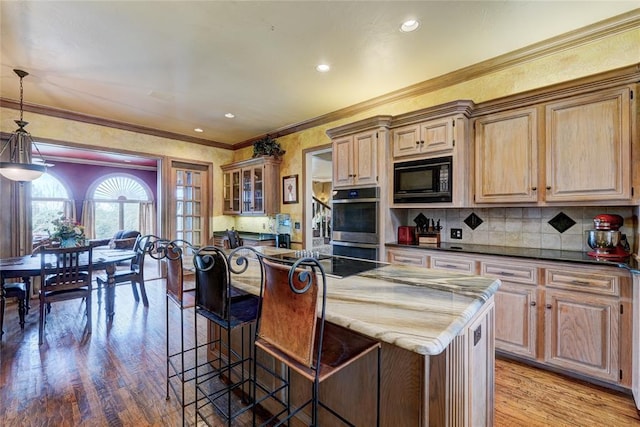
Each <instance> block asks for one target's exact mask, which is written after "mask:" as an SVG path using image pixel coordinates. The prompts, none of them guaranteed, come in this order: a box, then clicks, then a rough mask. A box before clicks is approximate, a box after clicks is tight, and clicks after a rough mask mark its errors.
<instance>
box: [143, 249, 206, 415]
mask: <svg viewBox="0 0 640 427" xmlns="http://www.w3.org/2000/svg"><path fill="white" fill-rule="evenodd" d="M183 247H184V248H185V249H187V250H189V251H195V248H193V246H192V245H191V244H190V243H189V242H185V241H183V240H173V241H170V242H163V243H161V244H160V245H159V246H158V248H157V252H158V255H157V256H156V255H154V256H153V257H154V258H158V259H163V260H164V262H165V265H166V272H167V277H166V307H165V308H166V323H165V325H166V372H167V384H166V399H167V400H169V397H170V396H169V390H170V389H173V391H174V393H175V394H176V396H178V397H179V398H180V405H181V408H182V409H181V410H182V424H183V425H186V422H185V408H186V407H187V406H190V405H192V404H194V402H195V400H194V399H195V397H194V396H195V388H194V389H193V396H191V398H190V399H189V400H186V399H185V396H186V393H185V384H186V383H190V382H191V381H193V380H194V378H195V373H194V370H195V367H194V366H193V360H194V357H192V354H193V351H194V350H195V347H194V346H193V343H185V333H184V329H185V317H184V313H185V310H189V309H192V308H194V307H195V298H196V295H195V294H196V288H195V285H194V286H188V285H185V280H184V266H183V256H184V254H183V249H182V248H183ZM170 303H171V304H174V305H175V306H176V307H177V308H178V309H179V311H180V321H179V326H178V329H179V350H178V351H173V350H172V348H173V347H172V345H171V344H172V343H171V340H172V338H171V329H172V328H171V324H170V322H171V320H172V318H171V316H170V315H169V312H170V305H169V304H170ZM187 354H189V356H187ZM173 379H177V380H178V381H179V383H180V390H177V389H176V387H175V385H174V383H173V382H172V380H173Z"/></svg>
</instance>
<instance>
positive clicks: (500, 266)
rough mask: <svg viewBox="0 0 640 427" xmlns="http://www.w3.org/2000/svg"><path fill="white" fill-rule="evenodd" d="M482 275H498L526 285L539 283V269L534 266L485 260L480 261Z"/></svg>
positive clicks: (500, 277)
mask: <svg viewBox="0 0 640 427" xmlns="http://www.w3.org/2000/svg"><path fill="white" fill-rule="evenodd" d="M480 275H481V276H490V277H497V278H499V279H504V280H508V281H510V282H517V283H522V284H525V285H534V286H535V285H537V284H538V269H537V268H536V267H534V266H526V265H519V264H518V265H516V264H505V263H501V262H494V261H491V262H485V261H483V262H481V263H480Z"/></svg>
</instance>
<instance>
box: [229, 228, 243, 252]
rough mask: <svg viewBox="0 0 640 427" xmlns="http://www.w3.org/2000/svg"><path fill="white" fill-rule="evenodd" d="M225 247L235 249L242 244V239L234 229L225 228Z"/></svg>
mask: <svg viewBox="0 0 640 427" xmlns="http://www.w3.org/2000/svg"><path fill="white" fill-rule="evenodd" d="M225 246H227V249H235V248H238V247H240V246H242V239H240V234H238V232H237V231H236V230H227V240H226V242H225Z"/></svg>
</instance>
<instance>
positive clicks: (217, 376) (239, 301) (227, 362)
mask: <svg viewBox="0 0 640 427" xmlns="http://www.w3.org/2000/svg"><path fill="white" fill-rule="evenodd" d="M252 252H254V251H253V249H251V248H243V247H239V248H237V249H235V250H233V251H231V253H230V254H229V255H228V258H227V255H226V254H225V252H223V250H222V249H220V248H217V247H215V246H207V247H203V248H201V249H199V250H198V252H196V254H195V255H194V265H195V267H196V318H195V325H196V327H195V339H196V348H201V347H203V348H205V349H207V352H206V354H205V355H204V357H203V359H204V360H203V361H204V363H202V364H201V363H200V361H199V359H198V358H199V357H200V355H199V352H198V351H196V366H198V367H200V366H201V365H202V366H206V368H207V369H198V371H197V374H196V375H197V377H196V393H197V394H196V401H197V402H198V403H197V410H196V420H195V421H196V425H198V421H199V419H202V420H204V421H205V422H207V420H208V419H211V418H212V415H213V414H214V413H215V414H216V415H217V416H222V418H223V419H224V420H226V423H227V425H228V426H231V425H232V422H233V420H234V419H236V418H237V417H238V416H239V415H241V414H243V413H244V412H246V411H247V410H249V409H251V406H250V405H249V404H248V403H249V400H248V399H247V398H246V396H247V395H249V394H250V393H251V391H252V389H251V386H250V376H249V374H248V373H249V372H250V371H251V360H252V354H253V336H252V334H251V328H250V327H249V328H246V327H247V326H250V325H251V324H252V323H254V322H255V321H256V318H257V315H258V304H259V297H258V296H256V295H251V294H248V293H245V292H242V291H240V290H238V289H237V288H234V287H233V286H232V274H231V273H234V274H242V273H243V272H245V271H246V270H247V268H248V267H249V259H248V258H247V256H248V254H249V256H251V258H253V259H255V260H257V261H258V262H260V259H259V258H258V257H257V256H255V255H250V254H251V253H252ZM232 263H233V264H232ZM234 267H237V268H234ZM259 271H260V282H262V279H261V277H262V268H261V267H260V268H259ZM200 316H202V317H204V318H205V319H207V320H209V321H210V322H212V323H213V324H212V325H211V326H213V328H212V327H211V326H209V327H208V328H207V332H208V334H210V335H208V336H207V340H206V343H205V344H200V343H199V342H198V340H199V339H200V338H199V336H198V335H199V334H198V319H199V317H200ZM206 323H207V324H209V322H206ZM247 329H248V330H247ZM235 330H238V333H237V334H235V335H232V332H233V331H235ZM234 392H236V394H239V395H240V396H241V401H242V403H243V405H240V404H238V403H237V402H234V401H233V396H232V393H234Z"/></svg>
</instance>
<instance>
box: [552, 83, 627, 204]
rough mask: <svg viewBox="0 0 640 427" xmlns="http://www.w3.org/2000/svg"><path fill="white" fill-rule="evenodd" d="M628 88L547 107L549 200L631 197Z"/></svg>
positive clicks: (620, 198)
mask: <svg viewBox="0 0 640 427" xmlns="http://www.w3.org/2000/svg"><path fill="white" fill-rule="evenodd" d="M630 94H631V90H630V89H629V88H628V87H624V88H621V89H612V90H606V91H600V92H596V93H593V94H589V95H584V96H578V97H573V98H570V99H567V100H562V101H559V102H555V103H551V104H547V105H546V163H547V165H546V171H547V173H546V195H545V199H546V200H547V201H550V202H560V201H586V200H594V201H595V200H606V199H609V200H611V199H613V200H622V199H629V198H630V197H631V171H630V170H631V126H630V114H631V108H630V101H631V99H630Z"/></svg>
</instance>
